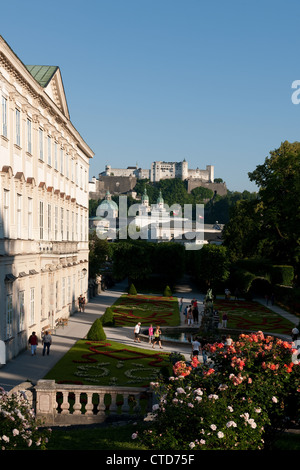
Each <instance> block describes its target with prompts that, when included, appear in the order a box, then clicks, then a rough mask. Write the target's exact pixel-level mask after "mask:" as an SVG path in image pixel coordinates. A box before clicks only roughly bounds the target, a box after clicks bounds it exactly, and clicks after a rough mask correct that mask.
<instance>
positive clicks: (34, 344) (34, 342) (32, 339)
mask: <svg viewBox="0 0 300 470" xmlns="http://www.w3.org/2000/svg"><path fill="white" fill-rule="evenodd" d="M28 344H30V346H31V355H32V356H35V355H36V350H37V345H38V344H39V340H38V337H37V336H36V334H35V331H33V332H32V334H31V335H30V336H29V339H28Z"/></svg>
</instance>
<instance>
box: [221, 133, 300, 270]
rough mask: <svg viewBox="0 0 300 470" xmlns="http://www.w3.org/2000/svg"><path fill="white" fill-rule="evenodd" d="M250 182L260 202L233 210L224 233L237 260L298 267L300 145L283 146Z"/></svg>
mask: <svg viewBox="0 0 300 470" xmlns="http://www.w3.org/2000/svg"><path fill="white" fill-rule="evenodd" d="M248 175H249V178H250V180H251V181H254V182H255V183H256V184H257V185H258V187H259V192H258V197H257V199H256V200H253V201H251V200H249V201H242V202H240V203H238V204H236V206H235V207H234V208H233V209H232V211H231V214H230V220H229V222H228V224H227V225H226V227H225V230H224V232H223V236H224V241H225V245H226V246H227V247H228V249H229V254H230V256H231V257H232V258H233V259H234V258H240V257H249V256H263V257H267V258H269V259H272V260H273V261H276V262H284V263H291V264H292V265H293V266H296V265H297V264H298V263H299V258H300V210H299V209H300V207H299V206H300V143H299V142H294V143H292V144H291V143H289V142H283V143H282V144H281V146H280V147H279V148H278V149H276V150H274V151H271V152H270V156H269V157H267V158H266V159H265V162H264V163H263V164H262V165H258V166H257V167H256V169H255V170H254V171H253V172H250V173H249V174H248Z"/></svg>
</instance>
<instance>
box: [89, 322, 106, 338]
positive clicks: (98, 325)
mask: <svg viewBox="0 0 300 470" xmlns="http://www.w3.org/2000/svg"><path fill="white" fill-rule="evenodd" d="M87 339H88V340H89V341H102V340H104V339H106V334H105V332H104V330H103V325H102V321H101V318H97V320H95V321H94V323H93V324H92V326H91V328H90V329H89V331H88V334H87Z"/></svg>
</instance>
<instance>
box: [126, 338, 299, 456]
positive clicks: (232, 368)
mask: <svg viewBox="0 0 300 470" xmlns="http://www.w3.org/2000/svg"><path fill="white" fill-rule="evenodd" d="M207 349H208V353H209V355H210V359H211V360H212V362H211V363H210V365H205V366H201V365H200V363H199V362H198V360H197V359H193V361H192V363H191V365H188V364H187V363H186V362H185V361H178V362H176V363H175V365H174V367H173V372H174V375H173V376H172V377H170V378H169V381H168V382H167V383H166V382H165V381H163V380H159V381H158V382H156V383H155V384H152V386H153V388H154V390H155V392H156V394H157V396H158V397H159V403H158V404H157V405H155V406H154V407H153V412H154V413H155V419H154V420H153V422H152V424H151V427H148V428H147V430H146V431H144V432H143V433H141V435H139V436H138V438H139V439H140V440H141V441H142V442H143V443H144V444H145V445H147V446H148V448H155V449H156V450H163V449H168V450H172V449H174V450H178V449H182V450H184V449H194V448H195V450H198V449H199V450H200V449H203V450H204V449H206V450H259V449H266V448H268V447H269V448H270V447H271V444H272V441H273V440H274V439H275V431H278V430H283V429H285V428H287V426H289V424H290V420H294V421H295V420H297V419H299V418H300V417H299V414H298V413H299V405H300V366H299V364H294V363H292V362H291V355H292V349H291V345H290V343H287V342H285V341H282V340H279V339H275V338H273V337H270V336H267V337H266V338H265V337H264V335H263V334H262V333H261V332H259V333H257V334H251V335H240V336H239V338H238V340H237V341H235V342H233V343H232V345H231V346H228V347H226V346H225V344H224V343H215V344H210V345H208V346H207ZM211 364H213V367H211ZM135 437H136V436H135Z"/></svg>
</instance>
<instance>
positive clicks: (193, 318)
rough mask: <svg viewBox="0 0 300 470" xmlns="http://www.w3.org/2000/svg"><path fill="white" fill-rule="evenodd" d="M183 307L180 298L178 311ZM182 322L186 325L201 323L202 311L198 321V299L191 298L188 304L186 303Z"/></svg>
mask: <svg viewBox="0 0 300 470" xmlns="http://www.w3.org/2000/svg"><path fill="white" fill-rule="evenodd" d="M182 308H183V299H181V300H180V311H182ZM183 313H184V316H185V319H184V323H185V324H187V325H193V324H194V323H197V324H198V323H199V324H200V325H201V321H202V312H201V313H200V321H199V308H198V301H197V300H196V299H193V300H192V301H191V303H190V305H187V306H186V307H185V309H184V312H183Z"/></svg>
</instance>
